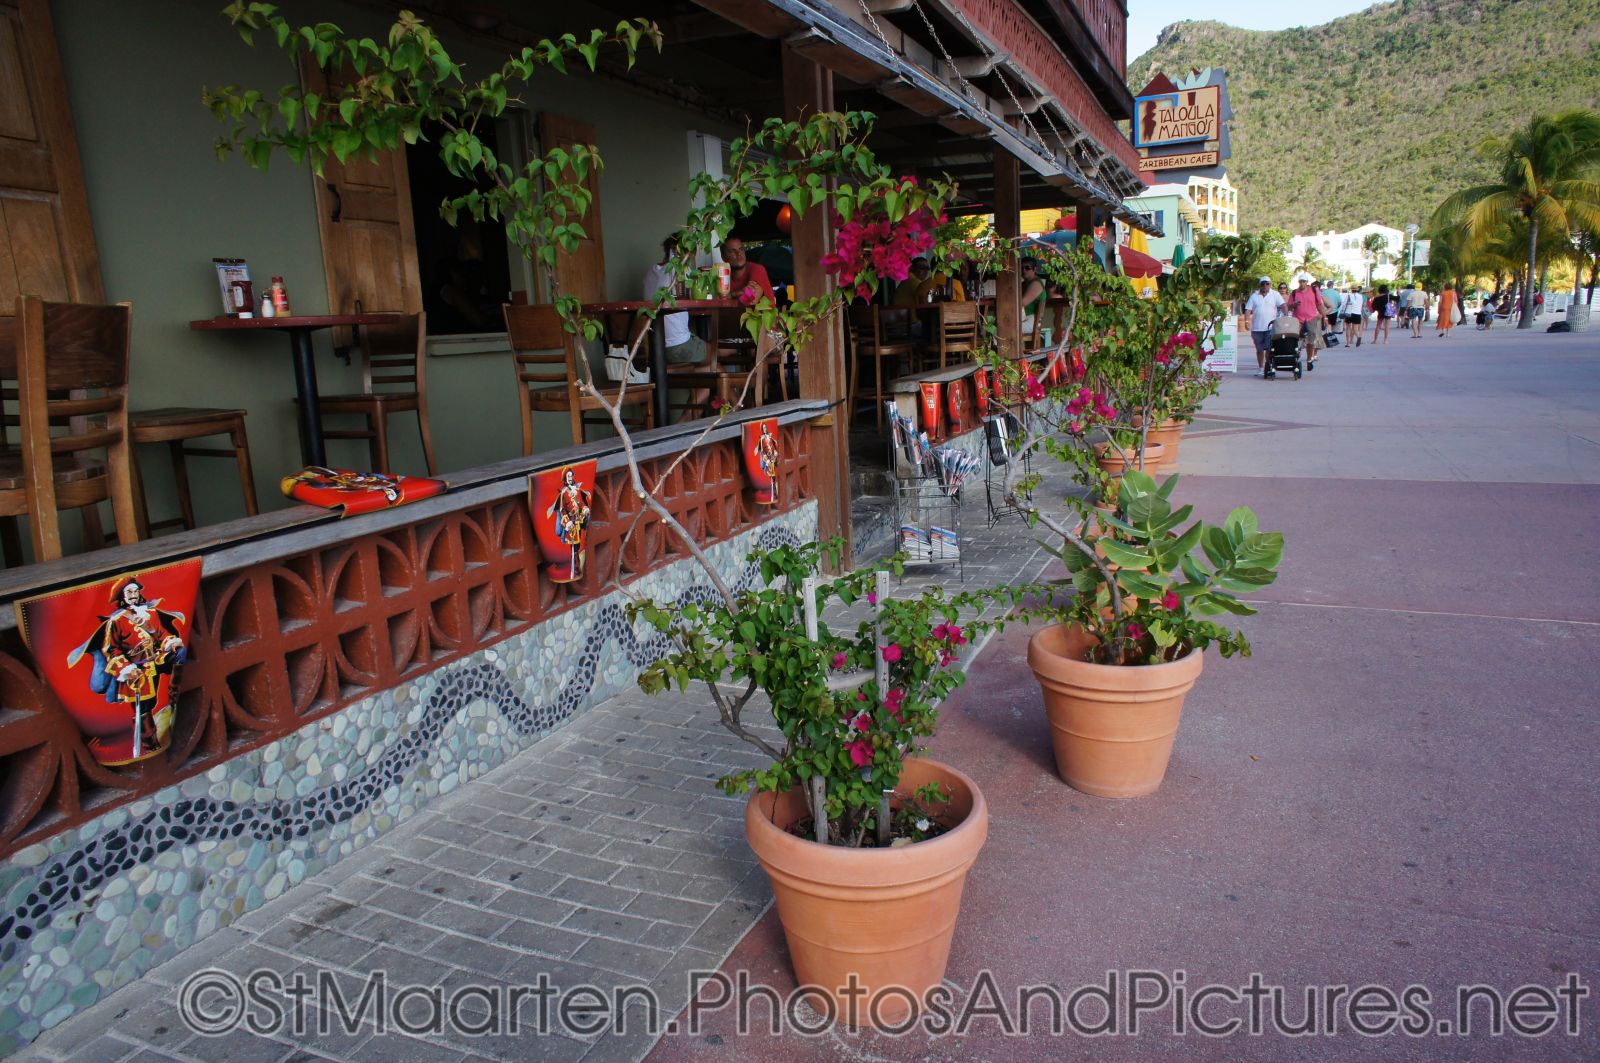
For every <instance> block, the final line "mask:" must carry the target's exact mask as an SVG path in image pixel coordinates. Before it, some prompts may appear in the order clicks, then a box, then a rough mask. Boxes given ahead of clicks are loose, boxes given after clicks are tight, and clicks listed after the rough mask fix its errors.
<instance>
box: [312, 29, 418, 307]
mask: <svg viewBox="0 0 1600 1063" xmlns="http://www.w3.org/2000/svg"><path fill="white" fill-rule="evenodd" d="M300 69H301V77H302V79H303V80H304V82H305V86H306V89H307V91H310V92H316V93H319V94H320V95H322V96H323V97H324V98H327V97H328V96H330V95H331V92H330V81H329V76H328V74H327V72H326V71H324V70H321V69H320V68H318V67H317V65H316V64H315V63H313V62H310V61H308V60H305V59H303V58H302V60H301V63H300ZM341 76H343V77H349V76H353V71H349V70H344V71H336V72H335V73H334V75H333V77H334V78H335V79H337V78H340V77H341ZM333 84H334V86H335V87H334V89H333V91H337V82H334V83H333ZM313 180H314V181H315V183H316V193H317V229H318V231H319V232H320V233H321V235H322V264H323V271H324V273H325V274H326V276H327V281H328V310H329V312H330V313H334V314H341V313H353V312H354V311H355V309H356V302H357V300H359V301H360V303H361V309H362V310H364V311H366V312H368V313H377V312H380V311H394V312H398V313H405V314H415V313H420V312H421V310H422V283H421V281H420V279H419V278H418V274H417V233H416V227H415V225H414V223H413V221H412V217H411V181H410V178H409V177H408V176H407V171H406V153H405V150H404V149H403V148H402V149H396V150H395V151H384V152H379V153H378V155H377V157H376V158H374V159H368V158H366V157H365V156H362V155H352V156H351V157H350V158H348V159H346V160H345V161H344V162H343V163H340V162H338V161H337V160H335V159H332V158H329V160H328V163H327V165H326V167H324V171H323V176H321V177H316V176H315V175H313ZM290 291H291V292H292V291H293V288H291V289H290Z"/></svg>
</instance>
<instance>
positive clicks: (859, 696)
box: [856, 690, 867, 701]
mask: <svg viewBox="0 0 1600 1063" xmlns="http://www.w3.org/2000/svg"><path fill="white" fill-rule="evenodd" d="M856 700H857V701H866V700H867V693H866V691H864V690H863V691H860V692H859V693H857V694H856Z"/></svg>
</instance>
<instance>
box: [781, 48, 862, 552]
mask: <svg viewBox="0 0 1600 1063" xmlns="http://www.w3.org/2000/svg"><path fill="white" fill-rule="evenodd" d="M831 110H833V72H832V71H831V70H828V69H826V68H825V67H822V66H820V65H818V64H817V63H816V62H815V61H814V60H811V59H808V58H806V57H805V56H803V55H801V54H800V53H798V52H796V51H795V50H794V49H792V48H791V47H789V45H787V44H785V45H784V46H783V111H784V116H785V117H786V118H787V119H788V120H790V121H800V120H804V119H806V118H809V117H810V116H811V115H814V114H817V113H819V112H822V111H831ZM790 237H791V241H792V244H793V247H794V294H795V298H796V299H807V298H811V297H812V296H817V295H822V294H824V293H825V292H826V291H827V290H828V286H829V280H828V275H827V274H826V273H824V272H823V270H822V266H821V261H822V257H823V256H824V255H826V254H828V253H829V252H830V251H832V250H833V237H834V234H833V221H832V219H831V218H829V217H828V216H827V212H826V211H825V210H822V209H820V208H813V209H812V210H808V211H806V212H805V214H804V215H799V216H796V217H795V219H794V225H793V228H792V229H791V231H790ZM798 356H799V359H800V397H801V398H805V399H826V400H827V401H828V402H829V403H830V404H831V408H830V409H829V410H828V412H827V413H826V414H824V415H823V416H821V417H819V418H817V419H816V420H815V421H813V422H811V485H812V487H813V489H814V490H815V491H816V493H817V537H818V538H819V539H823V540H827V539H831V538H833V537H834V536H840V535H842V536H844V540H845V548H844V555H843V557H842V559H841V560H842V563H843V565H844V567H845V568H849V567H850V565H851V545H850V441H849V434H848V430H849V426H848V425H847V424H845V417H844V408H845V407H844V401H845V390H846V386H847V383H848V380H849V377H848V375H847V373H846V370H845V362H844V357H845V355H844V329H843V326H842V323H841V322H840V320H839V319H838V317H837V316H835V318H834V319H833V320H831V321H829V322H828V323H827V324H826V325H824V326H820V327H818V329H817V330H816V332H815V333H814V334H813V335H812V337H811V342H810V343H809V344H807V345H806V347H805V349H804V350H802V351H800V352H798Z"/></svg>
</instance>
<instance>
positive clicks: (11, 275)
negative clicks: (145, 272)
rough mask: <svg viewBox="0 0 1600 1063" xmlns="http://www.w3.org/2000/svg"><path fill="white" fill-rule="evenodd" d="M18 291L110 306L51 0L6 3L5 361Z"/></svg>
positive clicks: (0, 343) (1, 312)
mask: <svg viewBox="0 0 1600 1063" xmlns="http://www.w3.org/2000/svg"><path fill="white" fill-rule="evenodd" d="M19 295H37V296H39V297H40V298H41V299H46V300H50V301H52V302H75V303H100V302H104V301H105V298H104V294H103V291H102V289H101V287H100V256H99V253H98V252H97V251H96V250H95V243H94V227H93V225H92V224H91V223H90V220H89V201H88V198H87V197H86V196H85V194H84V190H83V167H82V163H81V162H80V161H79V158H78V141H77V138H76V135H75V134H74V132H73V128H72V112H71V109H70V108H69V107H68V105H67V84H66V79H65V78H64V77H63V76H62V73H61V57H60V55H59V54H58V53H57V51H56V35H55V30H54V28H53V27H52V26H51V24H50V8H49V4H48V3H47V2H46V0H0V357H4V358H5V360H6V361H10V360H11V358H10V353H11V350H12V344H13V342H14V341H13V325H14V318H15V315H16V312H17V296H19Z"/></svg>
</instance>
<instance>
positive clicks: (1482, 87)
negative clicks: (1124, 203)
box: [1128, 0, 1600, 233]
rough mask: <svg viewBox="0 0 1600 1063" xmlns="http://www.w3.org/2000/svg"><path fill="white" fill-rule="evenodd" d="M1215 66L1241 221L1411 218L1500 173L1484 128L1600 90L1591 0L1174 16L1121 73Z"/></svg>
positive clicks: (1515, 123) (1351, 222) (1308, 224)
mask: <svg viewBox="0 0 1600 1063" xmlns="http://www.w3.org/2000/svg"><path fill="white" fill-rule="evenodd" d="M1209 66H1220V67H1223V68H1225V69H1226V70H1227V71H1228V92H1229V95H1230V97H1231V99H1232V102H1233V110H1234V119H1233V158H1232V159H1231V160H1229V162H1228V164H1227V165H1228V173H1229V176H1230V178H1231V179H1232V180H1233V183H1234V184H1236V185H1238V186H1239V187H1240V195H1239V208H1240V217H1239V224H1240V226H1241V227H1243V228H1248V229H1256V230H1259V229H1262V228H1265V227H1267V226H1282V227H1284V228H1286V229H1289V230H1290V231H1292V232H1297V233H1304V232H1314V231H1318V230H1322V229H1334V230H1344V229H1350V228H1354V227H1355V226H1357V225H1361V224H1364V223H1366V222H1369V221H1381V222H1383V223H1384V224H1386V225H1393V226H1396V227H1399V226H1402V225H1404V224H1405V223H1406V222H1416V223H1417V224H1419V225H1420V224H1423V223H1425V222H1426V221H1427V220H1428V218H1429V215H1431V214H1432V212H1433V210H1434V208H1435V207H1437V206H1438V205H1439V203H1440V201H1442V200H1443V199H1444V198H1445V197H1446V196H1449V195H1451V194H1453V193H1454V192H1456V191H1457V190H1459V189H1461V188H1462V187H1465V186H1469V185H1477V184H1482V183H1485V182H1489V181H1492V180H1494V179H1495V177H1496V167H1495V164H1494V163H1493V162H1492V161H1490V160H1488V159H1486V158H1484V157H1483V156H1481V155H1480V154H1479V153H1478V152H1477V151H1476V148H1477V146H1478V144H1479V143H1480V142H1481V141H1482V140H1483V139H1485V138H1486V137H1490V136H1500V137H1505V136H1509V135H1511V133H1512V132H1513V131H1514V130H1516V129H1517V128H1519V127H1521V126H1524V125H1526V124H1527V122H1528V120H1529V119H1530V118H1531V117H1532V116H1533V115H1535V114H1544V113H1550V112H1555V111H1561V110H1565V109H1567V108H1573V107H1590V108H1592V107H1596V106H1600V0H1396V2H1394V3H1386V4H1378V5H1377V6H1375V7H1371V8H1368V9H1367V10H1365V11H1362V12H1359V13H1357V14H1354V15H1347V16H1345V17H1344V18H1339V19H1335V20H1334V21H1332V22H1329V23H1326V24H1325V25H1321V26H1313V27H1309V28H1296V29H1288V30H1279V31H1259V30H1244V29H1238V28H1236V27H1233V26H1227V25H1223V24H1222V23H1220V22H1179V23H1175V24H1173V25H1171V26H1168V27H1167V28H1166V29H1165V30H1163V31H1162V32H1161V36H1160V38H1159V39H1158V41H1157V43H1156V46H1155V47H1154V48H1152V49H1151V50H1150V51H1148V52H1146V53H1145V54H1144V55H1142V56H1140V57H1139V58H1137V59H1135V60H1133V61H1132V62H1131V63H1129V64H1128V84H1129V86H1130V87H1131V88H1132V89H1133V90H1134V91H1135V92H1137V91H1138V90H1139V89H1141V88H1143V87H1144V86H1145V84H1146V83H1148V82H1149V80H1150V78H1151V76H1152V75H1153V74H1154V73H1155V72H1157V71H1160V72H1163V73H1166V74H1167V75H1168V76H1172V75H1175V74H1179V73H1183V72H1187V71H1188V70H1190V69H1191V68H1202V69H1203V68H1205V67H1209Z"/></svg>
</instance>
